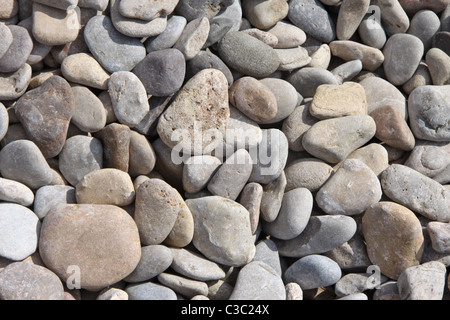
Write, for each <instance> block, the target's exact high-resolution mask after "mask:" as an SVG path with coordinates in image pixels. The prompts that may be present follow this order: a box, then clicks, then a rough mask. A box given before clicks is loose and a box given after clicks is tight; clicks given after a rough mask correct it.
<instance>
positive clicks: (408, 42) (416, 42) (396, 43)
mask: <svg viewBox="0 0 450 320" xmlns="http://www.w3.org/2000/svg"><path fill="white" fill-rule="evenodd" d="M405 52H407V53H408V54H405ZM423 53H424V45H423V43H422V41H421V40H420V39H419V38H418V37H416V36H413V35H411V34H395V35H393V36H391V37H390V38H389V39H388V40H387V42H386V45H385V46H384V48H383V55H384V58H385V59H384V63H383V68H384V72H385V74H386V78H387V80H388V81H389V82H390V83H392V84H393V85H396V86H401V85H403V84H405V83H406V82H407V81H408V80H409V79H411V77H412V76H413V75H414V72H415V71H416V69H417V67H418V66H419V63H420V61H421V58H422V56H423Z"/></svg>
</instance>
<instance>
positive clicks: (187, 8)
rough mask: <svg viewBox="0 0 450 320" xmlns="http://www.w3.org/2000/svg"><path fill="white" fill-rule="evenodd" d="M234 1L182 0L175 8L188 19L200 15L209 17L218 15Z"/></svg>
mask: <svg viewBox="0 0 450 320" xmlns="http://www.w3.org/2000/svg"><path fill="white" fill-rule="evenodd" d="M233 2H234V1H232V0H207V1H204V0H202V1H199V0H194V1H189V0H180V1H179V3H178V5H177V7H176V9H175V10H176V12H177V13H178V14H180V15H182V16H184V17H186V19H187V20H188V21H191V20H194V19H197V18H200V17H207V18H208V19H209V18H213V17H214V16H216V15H217V14H218V13H219V12H220V11H221V10H222V9H224V8H228V7H229V6H231V5H232V4H233Z"/></svg>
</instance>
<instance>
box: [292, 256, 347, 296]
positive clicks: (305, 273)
mask: <svg viewBox="0 0 450 320" xmlns="http://www.w3.org/2000/svg"><path fill="white" fill-rule="evenodd" d="M341 275H342V271H341V269H340V268H339V266H338V264H337V263H336V262H334V261H333V260H331V259H330V258H327V257H325V256H321V255H315V254H314V255H309V256H306V257H303V258H300V259H298V260H297V261H296V262H294V263H293V264H291V265H290V266H289V267H288V268H287V270H286V272H285V274H284V281H285V282H286V283H288V282H295V283H298V284H299V285H300V287H301V289H302V290H309V289H315V288H319V287H327V286H331V285H333V284H335V283H336V282H338V280H339V279H340V278H341Z"/></svg>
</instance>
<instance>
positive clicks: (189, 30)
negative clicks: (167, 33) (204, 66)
mask: <svg viewBox="0 0 450 320" xmlns="http://www.w3.org/2000/svg"><path fill="white" fill-rule="evenodd" d="M209 29H210V25H209V20H208V19H207V18H205V17H203V18H197V19H195V20H192V21H190V22H188V24H187V25H186V27H184V30H183V32H182V33H181V36H180V37H179V38H178V40H177V42H175V44H174V45H173V48H174V49H178V50H180V51H181V53H182V54H183V55H184V58H185V59H186V60H190V59H192V58H194V57H195V56H196V55H197V53H199V52H200V50H201V49H202V48H203V46H204V44H205V43H206V40H207V39H208V35H209Z"/></svg>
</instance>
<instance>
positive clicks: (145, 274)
mask: <svg viewBox="0 0 450 320" xmlns="http://www.w3.org/2000/svg"><path fill="white" fill-rule="evenodd" d="M172 261H173V254H172V250H171V249H169V248H167V247H166V246H163V245H148V246H143V247H142V248H141V259H140V260H139V263H138V264H137V266H136V268H135V269H134V270H133V272H132V273H130V274H129V275H128V276H127V277H126V278H125V279H124V281H126V282H130V283H135V282H144V281H148V280H150V279H153V278H155V277H157V276H158V275H159V274H161V273H163V272H164V271H165V270H166V269H167V268H169V267H170V265H171V264H172Z"/></svg>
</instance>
